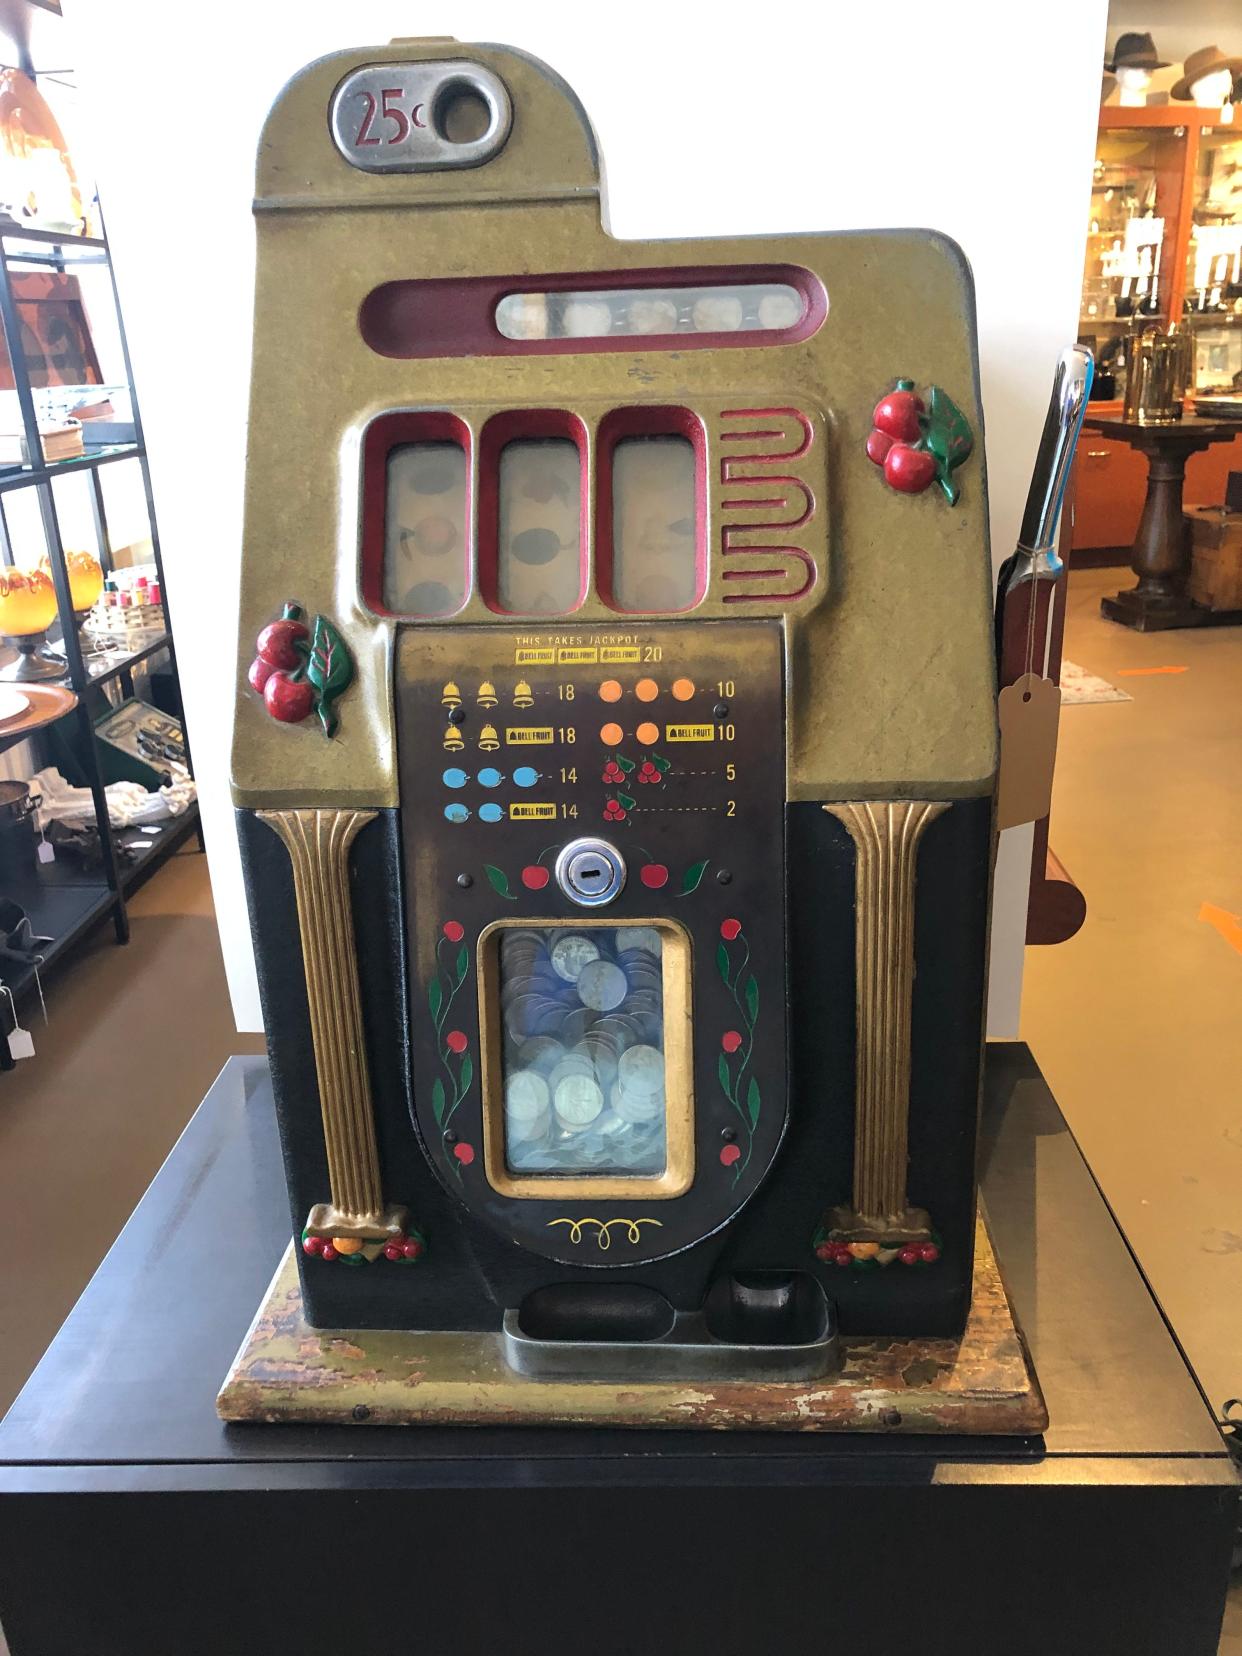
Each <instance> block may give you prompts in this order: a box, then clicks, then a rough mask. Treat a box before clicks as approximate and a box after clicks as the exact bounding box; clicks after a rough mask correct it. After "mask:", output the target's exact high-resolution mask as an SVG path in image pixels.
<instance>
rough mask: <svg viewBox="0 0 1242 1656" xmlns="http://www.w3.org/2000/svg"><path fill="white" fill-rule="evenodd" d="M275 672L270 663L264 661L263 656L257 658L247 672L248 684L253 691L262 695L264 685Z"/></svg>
mask: <svg viewBox="0 0 1242 1656" xmlns="http://www.w3.org/2000/svg"><path fill="white" fill-rule="evenodd" d="M275 671H276V669H275V668H274V667H273V666H272V664H271V662H270V661H264V659H263V657H262V656H255V658H254V660H253V661H252V662H251V663H250V666H249V668H248V669H247V671H246V682H247V684H249V686H250V688H251V689H252V690H257V691H258V692H259V694H260V695H262V694H263V687H264V685H266V683H267V681H268V679H270V678H271V676H272V674H273V673H274V672H275Z"/></svg>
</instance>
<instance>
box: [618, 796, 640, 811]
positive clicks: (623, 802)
mask: <svg viewBox="0 0 1242 1656" xmlns="http://www.w3.org/2000/svg"><path fill="white" fill-rule="evenodd" d="M637 803H638V801H637V800H636V799H631V798H630V796H629V794H623V793H619V794H618V795H617V804H618V805H620V806H621V808H622V810H625V811H632V810H633V809H634V807H635V805H637Z"/></svg>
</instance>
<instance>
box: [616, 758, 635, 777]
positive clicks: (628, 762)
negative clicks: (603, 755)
mask: <svg viewBox="0 0 1242 1656" xmlns="http://www.w3.org/2000/svg"><path fill="white" fill-rule="evenodd" d="M613 757H614V759H615V760H616V761H617V764H618V766H619V767H620V769H621V770H623V771H624V772H625V774H626V775H627V776H628V775H629V774H630V772H631V771H632V770H633V769H634V761H633V760H632V759H627V758H626V757H625V755H624V753H617V754H614V755H613Z"/></svg>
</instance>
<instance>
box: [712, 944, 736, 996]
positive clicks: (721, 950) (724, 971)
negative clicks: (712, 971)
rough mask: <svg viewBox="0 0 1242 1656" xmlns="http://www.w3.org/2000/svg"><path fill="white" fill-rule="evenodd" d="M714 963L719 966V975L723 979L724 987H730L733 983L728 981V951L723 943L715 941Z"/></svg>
mask: <svg viewBox="0 0 1242 1656" xmlns="http://www.w3.org/2000/svg"><path fill="white" fill-rule="evenodd" d="M716 965H717V966H718V967H719V968H720V975H721V977H722V978H723V979H724V980H725V987H726V988H728V989H732V987H733V985H732V984H731V983H730V982H729V951H728V949H726V948H725V946H724V944H723V943H717V945H716Z"/></svg>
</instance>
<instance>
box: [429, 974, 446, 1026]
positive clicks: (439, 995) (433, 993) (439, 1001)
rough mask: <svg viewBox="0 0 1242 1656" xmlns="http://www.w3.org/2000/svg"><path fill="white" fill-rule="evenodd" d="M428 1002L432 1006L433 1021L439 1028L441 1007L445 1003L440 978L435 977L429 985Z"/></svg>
mask: <svg viewBox="0 0 1242 1656" xmlns="http://www.w3.org/2000/svg"><path fill="white" fill-rule="evenodd" d="M427 1004H428V1006H429V1007H430V1008H431V1021H432V1023H433V1024H435V1025H436V1027H437V1028H439V1025H440V1008H441V1006H442V1005H443V1004H444V990H443V989H442V988H441V987H440V980H439V978H433V979H432V981H431V982H430V983H429V984H428V985H427Z"/></svg>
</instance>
